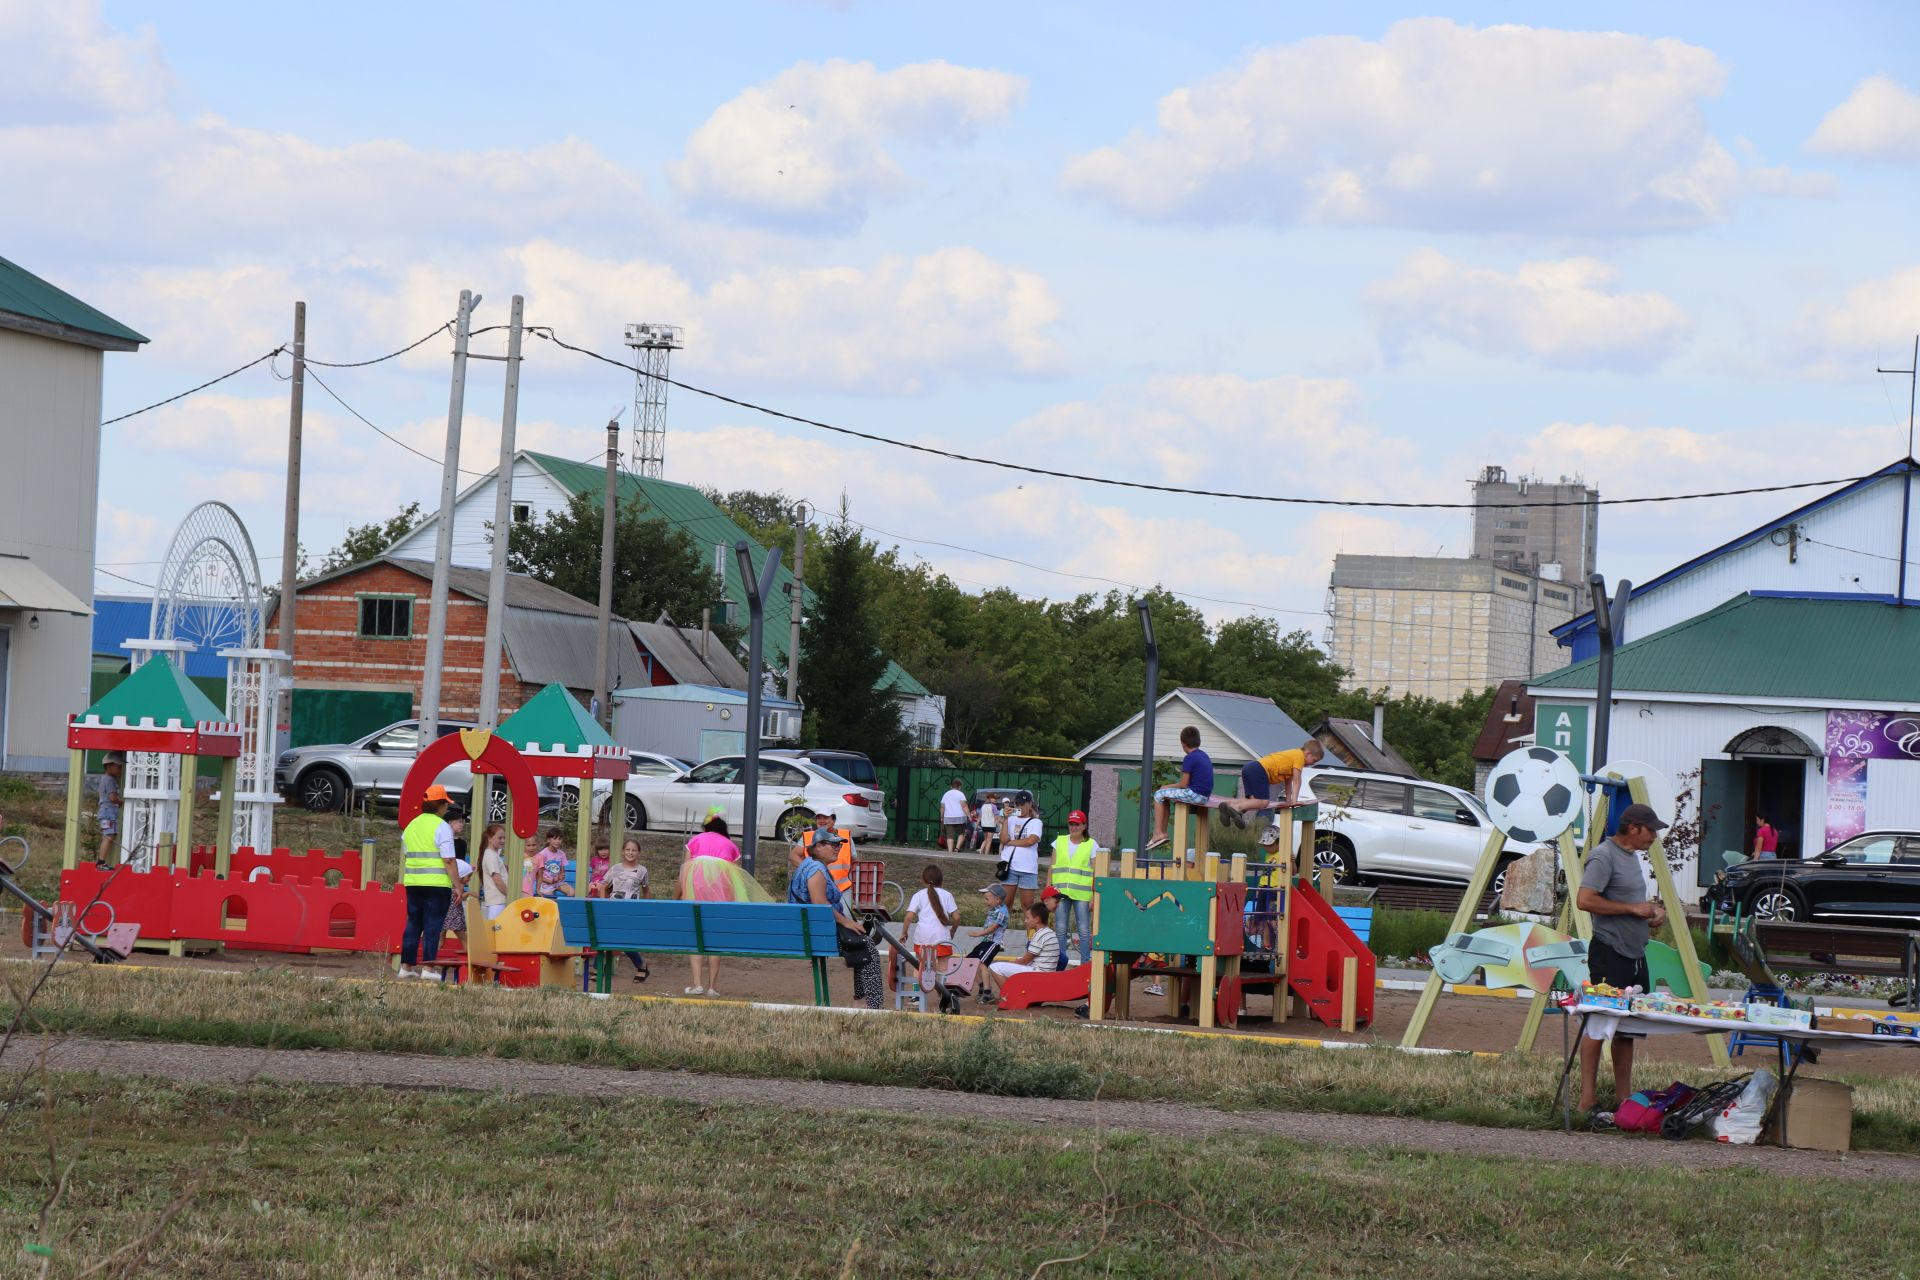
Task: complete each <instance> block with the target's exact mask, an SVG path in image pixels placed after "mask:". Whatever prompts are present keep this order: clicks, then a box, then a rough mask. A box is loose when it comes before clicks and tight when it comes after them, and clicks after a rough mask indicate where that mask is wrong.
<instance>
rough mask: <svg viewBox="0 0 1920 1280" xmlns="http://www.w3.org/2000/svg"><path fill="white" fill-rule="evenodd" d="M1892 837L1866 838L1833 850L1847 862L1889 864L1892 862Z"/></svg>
mask: <svg viewBox="0 0 1920 1280" xmlns="http://www.w3.org/2000/svg"><path fill="white" fill-rule="evenodd" d="M1893 842H1894V838H1893V837H1892V836H1868V837H1866V838H1865V839H1861V840H1852V841H1849V842H1847V843H1846V844H1843V845H1841V846H1840V847H1839V848H1838V849H1836V850H1834V852H1835V853H1838V854H1841V855H1842V856H1844V857H1845V858H1846V860H1847V861H1848V862H1875V863H1877V862H1891V861H1893Z"/></svg>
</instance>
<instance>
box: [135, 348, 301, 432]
mask: <svg viewBox="0 0 1920 1280" xmlns="http://www.w3.org/2000/svg"><path fill="white" fill-rule="evenodd" d="M286 349H287V348H286V344H284V343H282V344H281V345H280V346H277V347H275V348H274V349H273V350H271V351H269V352H267V354H265V355H263V356H255V357H254V358H253V359H251V360H249V361H247V362H246V363H245V364H243V365H241V366H240V367H239V368H238V369H232V370H229V371H228V372H226V373H223V374H221V375H220V376H219V377H217V378H209V379H208V380H207V381H205V382H203V383H201V384H200V385H199V386H197V387H188V388H187V389H186V390H185V391H182V392H181V393H180V394H179V395H177V396H168V397H167V398H166V399H165V400H155V401H154V402H153V403H152V404H150V405H147V406H146V407H144V408H140V409H135V410H134V411H133V412H131V413H123V414H121V415H120V416H119V417H117V418H108V419H106V420H105V421H104V422H102V423H101V424H100V425H101V426H103V427H110V426H112V425H113V424H114V423H116V422H125V421H126V420H127V419H128V418H137V417H139V416H140V415H141V414H143V413H151V412H152V411H153V410H155V409H158V408H160V407H161V406H163V405H169V404H172V403H173V402H174V401H175V400H185V399H186V398H187V397H188V396H190V395H193V394H195V393H196V392H200V391H205V390H206V389H207V388H208V387H211V386H214V385H216V384H218V383H222V382H225V381H226V380H227V379H228V378H232V377H235V376H237V375H239V374H242V373H245V372H246V371H247V370H249V369H251V368H253V366H255V365H257V364H260V363H261V362H262V361H266V360H271V359H273V358H274V357H275V356H277V355H279V354H280V353H281V352H282V351H285V350H286Z"/></svg>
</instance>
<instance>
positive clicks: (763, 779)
mask: <svg viewBox="0 0 1920 1280" xmlns="http://www.w3.org/2000/svg"><path fill="white" fill-rule="evenodd" d="M806 791H807V775H806V774H805V773H803V772H801V771H800V770H799V769H796V768H794V767H793V766H792V765H790V764H782V763H781V762H780V761H778V760H762V761H761V762H760V794H759V795H758V796H757V797H756V800H757V802H758V804H759V808H760V815H759V818H758V823H759V827H758V830H759V832H760V834H761V835H772V834H773V824H774V823H776V822H778V821H779V820H780V815H781V814H783V813H785V812H786V811H787V810H788V809H790V808H794V807H796V806H795V804H794V803H793V802H794V799H795V797H798V798H799V806H798V807H805V806H806V805H807V803H808V800H807V794H806ZM740 804H741V807H742V808H743V809H744V808H745V807H746V788H745V787H742V788H741V789H740ZM835 825H836V826H837V825H838V821H837V815H836V822H835Z"/></svg>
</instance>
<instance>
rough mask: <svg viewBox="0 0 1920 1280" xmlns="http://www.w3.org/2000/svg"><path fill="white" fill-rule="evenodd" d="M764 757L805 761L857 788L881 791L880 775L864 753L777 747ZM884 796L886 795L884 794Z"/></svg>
mask: <svg viewBox="0 0 1920 1280" xmlns="http://www.w3.org/2000/svg"><path fill="white" fill-rule="evenodd" d="M760 754H761V755H762V756H779V757H781V758H782V759H786V760H805V761H807V762H808V763H809V764H817V765H819V766H820V767H821V768H822V769H825V770H827V771H828V772H829V773H837V774H839V775H840V776H841V777H843V778H845V779H846V780H847V781H848V782H851V783H854V784H855V785H856V786H862V787H867V788H869V789H871V790H874V791H879V790H880V789H881V788H880V774H879V771H878V770H876V769H875V768H874V767H873V761H872V760H871V759H870V758H869V757H868V756H867V753H866V752H864V751H842V750H839V749H829V748H826V747H806V748H797V749H796V748H793V747H776V748H774V749H773V750H771V751H762V752H761V753H760ZM883 794H884V793H883Z"/></svg>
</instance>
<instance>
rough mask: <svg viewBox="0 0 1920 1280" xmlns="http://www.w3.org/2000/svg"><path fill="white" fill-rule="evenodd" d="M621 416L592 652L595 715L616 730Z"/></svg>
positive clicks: (610, 447) (603, 508)
mask: <svg viewBox="0 0 1920 1280" xmlns="http://www.w3.org/2000/svg"><path fill="white" fill-rule="evenodd" d="M619 476H620V415H619V414H615V415H614V416H613V417H612V418H610V419H608V420H607V493H606V497H605V498H604V499H603V500H602V501H601V503H600V638H599V640H598V641H596V642H595V644H594V650H593V672H594V675H593V714H594V715H595V716H596V717H598V719H599V721H600V723H601V724H602V725H603V726H605V727H606V728H607V730H608V731H609V732H611V731H612V729H613V705H612V704H613V696H612V695H613V684H614V681H613V675H612V673H611V672H609V671H608V670H607V668H608V667H611V666H612V665H613V649H612V646H611V644H610V643H609V642H610V641H611V640H612V634H611V633H612V631H613V527H614V503H615V501H616V500H617V497H618V494H619V487H618V486H619Z"/></svg>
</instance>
